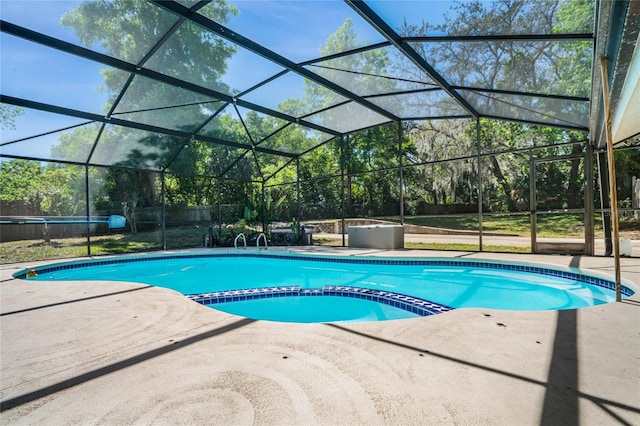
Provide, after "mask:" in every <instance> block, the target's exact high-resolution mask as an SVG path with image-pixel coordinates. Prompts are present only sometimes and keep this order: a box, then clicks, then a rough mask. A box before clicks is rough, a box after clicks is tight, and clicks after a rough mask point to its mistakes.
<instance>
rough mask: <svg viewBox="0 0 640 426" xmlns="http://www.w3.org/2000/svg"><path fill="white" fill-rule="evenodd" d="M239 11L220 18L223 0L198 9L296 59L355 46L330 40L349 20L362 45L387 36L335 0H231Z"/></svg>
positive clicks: (215, 19) (249, 37) (213, 18)
mask: <svg viewBox="0 0 640 426" xmlns="http://www.w3.org/2000/svg"><path fill="white" fill-rule="evenodd" d="M227 3H228V4H229V5H231V6H232V7H234V8H236V10H237V13H236V15H234V16H230V17H229V20H228V22H226V23H225V22H221V21H220V3H219V2H212V3H210V4H209V5H207V6H205V7H203V8H202V9H200V10H199V13H200V14H202V15H204V16H206V17H208V18H210V19H212V20H213V21H215V22H220V23H222V24H224V25H226V26H227V27H228V28H230V29H231V30H233V31H235V32H237V33H238V34H241V35H242V36H244V37H246V38H248V39H249V40H252V41H254V42H256V43H259V44H261V45H262V46H264V47H266V48H267V49H269V50H271V51H273V52H275V53H277V54H279V55H282V56H284V57H286V58H288V59H290V60H292V61H294V62H303V61H308V60H311V59H315V58H318V57H320V56H324V55H327V54H332V53H339V52H343V51H346V50H349V49H352V48H353V47H354V45H353V44H331V43H327V40H328V39H329V37H330V36H331V35H332V34H334V33H335V32H336V31H337V30H338V29H339V28H341V27H342V26H343V25H345V23H346V22H348V24H347V25H348V26H350V28H351V32H352V34H353V35H354V37H355V40H354V43H357V44H358V45H359V46H362V45H367V44H372V43H378V42H382V41H384V38H383V37H382V36H381V35H380V34H379V33H378V32H377V31H375V30H374V29H373V28H372V27H371V26H369V25H368V24H367V23H366V22H365V21H364V20H363V19H362V18H361V17H360V16H359V15H358V14H357V13H355V12H354V11H353V10H352V9H351V8H350V7H348V6H347V5H346V4H344V3H342V2H336V1H323V0H321V1H270V0H267V1H264V0H263V1H251V0H240V1H229V2H227Z"/></svg>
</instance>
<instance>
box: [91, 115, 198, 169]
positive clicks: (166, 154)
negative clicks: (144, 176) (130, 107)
mask: <svg viewBox="0 0 640 426" xmlns="http://www.w3.org/2000/svg"><path fill="white" fill-rule="evenodd" d="M186 143H187V141H185V139H184V138H181V137H176V136H168V135H163V134H159V133H153V132H148V131H144V130H138V129H132V128H127V127H122V126H115V125H108V126H106V127H105V130H104V132H103V133H102V135H101V137H100V140H99V141H98V144H97V145H96V149H95V151H94V152H93V155H92V156H91V158H90V160H89V162H90V163H91V164H93V165H100V166H118V167H128V168H137V169H146V170H157V171H162V170H163V169H164V168H165V167H166V166H167V165H168V164H169V162H170V160H171V159H172V158H173V157H174V156H175V155H176V154H177V153H178V151H179V150H180V149H182V148H183V147H184V145H185V144H186Z"/></svg>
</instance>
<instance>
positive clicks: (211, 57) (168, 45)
mask: <svg viewBox="0 0 640 426" xmlns="http://www.w3.org/2000/svg"><path fill="white" fill-rule="evenodd" d="M208 12H209V15H210V17H212V18H213V19H215V20H217V21H218V22H222V23H224V22H226V21H227V20H228V19H229V17H230V16H232V15H234V14H236V13H237V9H236V8H235V7H233V6H230V5H228V4H227V3H226V2H225V1H223V0H219V1H215V2H213V3H211V4H210V5H209V6H208ZM177 20H178V18H177V17H176V16H174V15H173V14H171V13H168V12H166V11H165V10H164V9H163V8H161V7H158V6H156V5H153V4H151V3H148V2H141V1H140V2H138V1H137V2H131V1H128V0H113V1H107V0H88V1H85V2H83V3H81V4H80V5H79V6H78V7H77V8H75V9H73V10H72V11H71V12H69V13H67V14H66V15H65V16H63V17H62V25H64V26H67V27H70V28H72V29H73V30H74V31H75V32H76V35H77V36H78V38H79V39H80V41H81V42H82V43H83V44H84V45H86V46H88V47H94V46H96V45H99V46H100V48H102V49H103V50H104V51H105V53H106V54H108V55H110V56H114V57H116V58H119V59H123V60H125V61H128V62H130V63H132V64H136V65H137V66H144V67H147V68H151V69H153V70H157V71H160V72H162V73H165V74H167V75H171V76H175V77H178V78H181V79H184V80H187V81H191V82H195V83H197V84H200V85H203V86H205V87H208V88H212V89H215V90H218V91H221V92H225V93H226V92H231V90H232V89H231V88H229V87H228V86H227V85H226V84H224V83H222V81H221V77H222V76H223V75H224V74H225V72H226V70H227V61H228V59H229V58H230V57H231V56H232V55H233V54H234V53H235V47H234V46H233V45H231V44H229V43H226V42H224V41H223V40H222V39H221V38H220V37H217V36H215V35H214V34H213V33H211V32H209V31H206V30H205V29H203V28H201V27H199V26H197V25H194V24H191V23H188V22H183V23H182V24H181V25H180V26H179V28H178V29H176V30H175V31H174V32H173V33H172V34H171V36H170V37H168V38H167V39H166V40H164V41H163V42H162V44H159V43H160V40H161V37H162V36H163V35H164V34H165V33H167V31H168V30H169V29H170V28H171V27H172V26H173V25H174V24H175V23H176V22H177ZM154 46H155V47H157V49H156V50H155V51H154V54H153V55H152V56H150V57H149V56H147V53H148V52H149V51H150V50H151V49H152V48H153V47H154ZM194 58H207V60H206V61H205V60H201V61H197V60H194ZM103 75H104V90H106V92H107V93H108V94H109V103H108V104H107V105H105V112H112V113H113V115H114V116H116V117H118V118H122V119H125V120H128V119H131V120H136V121H140V122H143V123H147V124H151V125H156V126H161V127H167V128H170V129H178V130H183V131H187V132H191V131H194V130H196V129H197V128H198V127H199V126H201V125H202V124H204V123H205V120H207V118H208V117H210V116H211V115H212V114H213V113H214V112H215V110H216V109H217V107H218V106H219V105H220V102H219V101H218V100H217V99H212V98H210V97H207V96H203V95H200V94H197V93H194V92H190V91H188V90H184V89H182V88H179V87H175V86H171V85H168V84H163V83H160V82H157V81H154V80H152V79H149V78H145V77H142V76H139V75H137V76H135V77H134V78H133V79H132V80H130V81H129V82H127V81H128V80H129V79H130V76H129V74H127V73H124V72H122V71H119V70H114V69H105V70H103ZM127 84H128V86H126V85H127ZM123 88H126V91H125V93H124V96H122V97H120V94H121V91H122V90H123ZM116 101H118V102H119V103H117V104H116V103H115V102H116ZM86 132H87V130H86V129H85V130H82V129H77V130H76V131H74V132H72V133H69V134H66V135H65V137H64V139H63V140H61V144H60V145H59V146H58V147H57V148H56V149H57V150H59V151H61V152H62V151H73V150H75V149H78V148H79V147H80V146H82V145H84V146H85V147H86V146H87V144H89V146H93V143H94V141H95V138H93V139H91V138H87V137H86V136H87V135H86ZM188 142H189V141H186V140H183V139H181V138H178V137H175V136H166V135H159V134H153V133H149V132H143V131H139V130H133V129H129V128H125V127H118V126H113V125H107V126H105V127H104V129H103V130H102V133H101V136H100V141H99V143H98V144H97V145H96V149H95V151H94V152H93V157H92V160H93V161H95V162H98V163H102V164H105V165H113V166H120V167H121V169H112V170H109V171H108V172H107V177H106V181H105V194H107V195H108V198H110V199H111V202H110V203H109V204H110V206H113V205H114V204H120V203H121V204H122V205H124V206H126V207H127V209H128V210H129V211H131V208H132V207H133V206H138V207H139V206H144V205H152V204H153V203H154V199H155V194H156V192H157V190H156V188H155V183H156V180H157V176H156V174H155V173H149V172H142V171H130V170H127V168H138V167H143V168H147V169H151V170H153V169H155V170H158V171H160V170H163V169H164V168H165V167H167V166H168V165H169V164H170V162H171V160H172V159H174V158H175V156H176V155H178V154H179V156H180V158H179V159H177V161H179V163H180V164H179V165H180V166H181V167H183V168H184V169H185V173H186V174H187V175H188V174H189V173H194V174H200V173H199V172H200V171H202V172H206V171H207V169H211V168H212V167H211V166H210V165H208V164H206V160H209V159H211V158H212V155H205V156H203V157H202V158H204V159H201V157H200V156H199V155H198V154H203V153H204V154H206V153H210V151H211V149H210V147H207V146H205V145H204V144H198V146H197V147H196V146H195V145H196V143H193V144H189V143H188ZM185 145H191V149H185ZM187 163H189V164H187ZM171 183H172V185H171V186H170V188H171V189H172V190H173V192H172V194H171V195H172V196H173V195H174V194H175V192H176V191H177V192H181V193H182V194H184V193H185V192H187V190H194V189H195V188H196V187H197V186H198V185H197V183H196V181H194V180H191V179H189V178H182V179H175V180H174V181H173V182H171ZM181 185H185V186H186V188H184V189H178V188H179V187H180V186H181ZM205 185H209V184H207V183H205ZM97 198H98V199H102V200H104V199H105V197H97ZM173 198H174V199H180V202H184V201H186V200H187V198H185V197H184V196H181V197H178V196H177V195H176V196H173ZM197 201H199V200H197ZM103 207H106V205H104V203H103ZM133 213H135V211H133ZM133 229H135V225H134V227H133Z"/></svg>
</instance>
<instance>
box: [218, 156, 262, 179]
mask: <svg viewBox="0 0 640 426" xmlns="http://www.w3.org/2000/svg"><path fill="white" fill-rule="evenodd" d="M258 175H259V173H258V165H257V163H256V158H255V156H254V155H253V152H252V151H244V152H243V153H242V154H240V155H239V156H237V157H236V158H235V160H234V161H231V162H228V163H227V164H226V165H225V167H224V170H223V171H222V176H220V177H222V178H224V179H231V180H239V181H243V182H252V181H253V180H254V178H255V177H256V176H258Z"/></svg>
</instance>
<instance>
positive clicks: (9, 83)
mask: <svg viewBox="0 0 640 426" xmlns="http://www.w3.org/2000/svg"><path fill="white" fill-rule="evenodd" d="M0 43H1V44H2V56H1V57H0V73H1V75H2V79H1V80H0V87H1V91H2V94H3V95H9V96H14V97H17V98H23V99H28V100H31V101H37V102H42V103H46V104H50V105H55V106H61V107H65V108H71V109H76V110H81V111H86V112H92V113H96V114H104V113H105V112H106V111H107V110H108V108H109V106H110V105H111V99H110V96H109V90H108V89H106V88H105V85H108V86H109V87H113V89H114V90H120V89H121V88H122V86H123V85H124V81H126V78H127V77H128V75H129V74H128V73H125V72H123V71H120V70H117V69H113V68H109V67H107V66H105V65H101V64H97V63H95V62H92V61H88V60H85V59H82V58H80V57H78V56H75V55H69V54H66V53H63V52H60V51H58V50H55V49H50V48H47V47H44V46H41V45H39V44H35V43H31V42H29V41H26V40H23V39H19V38H16V37H13V36H10V35H7V34H1V35H0ZM43 64H46V66H43ZM105 77H106V78H108V81H107V82H105Z"/></svg>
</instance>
